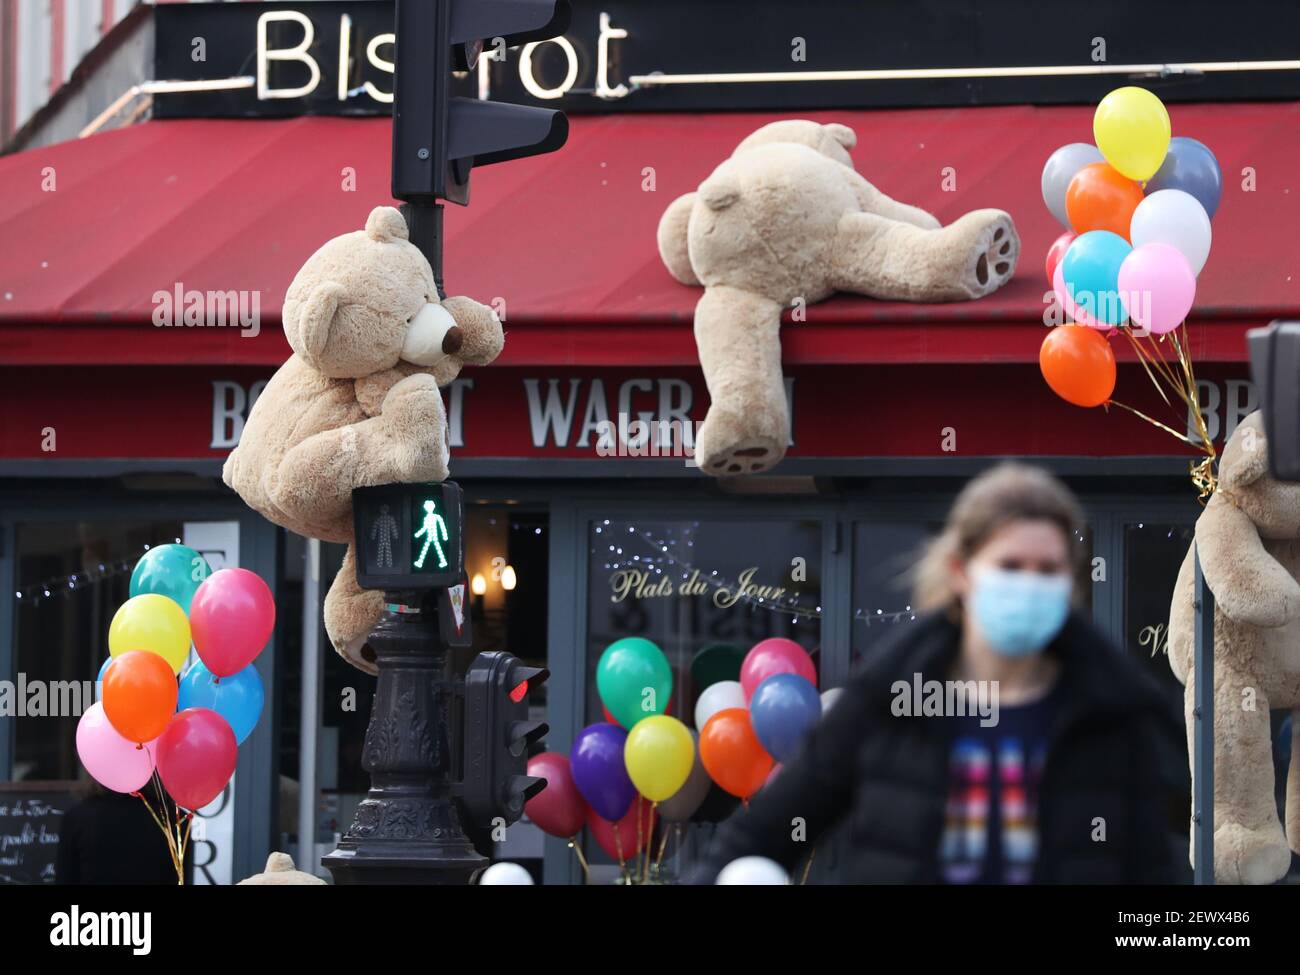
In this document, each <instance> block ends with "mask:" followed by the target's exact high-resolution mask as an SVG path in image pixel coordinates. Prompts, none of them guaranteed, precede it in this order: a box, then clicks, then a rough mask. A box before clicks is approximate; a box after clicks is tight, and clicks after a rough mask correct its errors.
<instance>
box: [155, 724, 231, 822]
mask: <svg viewBox="0 0 1300 975" xmlns="http://www.w3.org/2000/svg"><path fill="white" fill-rule="evenodd" d="M237 753H238V746H237V745H236V744H235V732H234V731H233V730H232V729H231V727H230V724H229V723H228V722H227V721H226V719H225V718H223V717H222V716H221V715H219V714H217V712H216V711H209V710H208V709H207V708H186V709H185V710H184V711H182V712H180V713H179V714H178V715H176V717H174V718H172V723H171V724H169V725H168V726H167V730H166V731H164V732H163V733H162V734H161V735H159V736H158V749H157V761H158V775H159V777H160V778H161V779H162V783H163V786H164V787H165V788H166V789H167V794H168V795H170V796H171V797H172V799H174V800H175V802H176V805H178V806H181V807H183V808H185V809H190V810H194V809H202V808H203V807H204V806H206V805H207V804H208V803H210V802H211V801H212V800H213V799H215V798H216V797H217V796H219V795H221V790H222V789H224V788H225V787H226V783H227V782H229V781H230V777H231V776H232V775H234V774H235V761H236V759H237V757H238V755H237Z"/></svg>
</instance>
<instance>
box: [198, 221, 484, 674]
mask: <svg viewBox="0 0 1300 975" xmlns="http://www.w3.org/2000/svg"><path fill="white" fill-rule="evenodd" d="M283 320H284V332H285V336H286V338H288V340H289V345H290V346H291V347H292V349H293V355H292V356H291V357H290V358H289V360H288V361H287V362H286V363H285V364H284V365H283V366H281V367H280V369H279V371H278V372H276V374H275V375H274V376H273V377H272V378H271V381H270V382H269V383H267V385H266V388H265V389H264V390H263V391H262V394H261V396H259V397H258V399H257V403H256V404H255V405H254V407H253V409H252V411H251V413H250V414H249V417H248V423H247V424H246V425H245V426H244V432H243V435H242V436H241V437H240V440H239V446H238V447H236V448H235V450H234V451H233V452H232V453H231V455H230V457H229V458H228V459H227V461H226V465H225V468H224V470H223V471H222V476H223V478H224V480H225V482H226V483H227V484H228V485H230V486H231V487H232V488H234V489H235V490H236V491H237V492H239V495H240V497H242V498H243V499H244V501H245V502H247V504H248V505H249V506H250V507H252V508H254V509H256V510H257V511H259V512H261V513H262V514H263V515H265V516H266V517H267V518H268V519H270V520H271V521H273V522H275V523H276V524H277V525H280V526H281V527H283V528H287V529H289V530H290V531H293V532H296V533H298V534H299V535H304V536H307V537H310V538H319V539H321V540H322V541H327V542H343V543H346V544H347V545H348V551H347V554H346V556H345V557H344V559H343V565H342V567H341V568H340V569H339V572H338V575H337V576H336V577H335V579H334V583H333V585H331V586H330V590H329V593H328V595H327V596H326V598H325V629H326V632H328V633H329V637H330V642H331V643H333V644H334V647H335V649H336V650H338V652H339V653H340V654H342V655H343V656H344V657H345V658H346V659H347V660H348V661H349V662H350V663H352V664H353V665H355V666H357V667H359V668H360V669H362V670H364V671H366V672H368V673H375V671H376V668H375V665H374V656H373V653H372V652H371V651H370V649H369V647H368V646H367V645H366V636H367V635H368V634H369V633H370V631H371V629H373V628H374V625H375V624H376V623H377V622H378V621H379V618H380V616H381V615H382V613H383V596H382V594H381V593H379V592H373V591H367V590H363V589H360V588H358V586H357V578H356V557H355V553H354V551H353V545H352V541H353V539H352V489H353V488H355V487H364V486H367V485H373V484H386V483H390V482H394V481H399V482H408V483H410V482H420V481H441V480H443V479H445V478H446V476H447V463H448V460H449V453H448V438H447V417H446V412H445V410H444V407H443V402H442V395H441V393H440V392H439V389H438V388H439V387H440V386H446V385H447V384H448V383H450V382H451V381H452V380H453V379H455V378H456V376H457V375H458V374H459V373H460V370H461V366H462V365H464V364H466V363H471V364H475V365H482V364H486V363H489V362H491V361H492V360H493V359H495V358H496V357H497V355H499V354H500V352H501V349H502V346H503V344H504V337H503V335H502V330H501V321H500V319H499V318H498V317H497V315H496V313H495V312H493V311H492V309H490V308H488V307H487V306H486V305H481V304H479V303H478V302H476V301H471V300H470V299H469V298H462V297H456V298H447V299H445V300H442V301H440V300H439V296H438V292H437V289H436V287H435V285H434V279H433V271H432V269H431V268H430V267H429V262H428V261H427V260H425V258H424V255H423V254H421V253H420V251H419V249H418V248H416V247H415V245H413V244H412V243H410V241H409V240H408V239H407V228H406V221H405V220H403V219H402V215H401V214H400V213H399V212H398V211H397V210H395V209H394V208H393V207H376V208H375V209H374V210H372V211H371V213H370V216H369V218H368V219H367V220H366V227H365V229H364V230H358V231H355V232H353V233H349V234H344V235H342V236H341V237H335V238H334V239H333V240H331V241H329V242H327V243H326V244H325V245H324V246H322V247H321V248H320V250H318V251H316V253H315V254H313V255H312V256H311V257H309V258H308V259H307V263H306V264H304V265H303V266H302V269H301V270H300V271H299V272H298V274H297V275H296V276H295V277H294V279H293V282H292V283H291V284H290V285H289V290H288V292H287V294H286V295H285V299H284V311H283Z"/></svg>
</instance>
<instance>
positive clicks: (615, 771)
mask: <svg viewBox="0 0 1300 975" xmlns="http://www.w3.org/2000/svg"><path fill="white" fill-rule="evenodd" d="M626 741H627V732H626V731H624V730H623V729H622V728H620V727H619V726H618V725H614V724H608V723H606V722H604V721H602V722H600V723H599V724H593V725H589V726H588V727H586V728H583V729H582V731H580V732H578V737H576V738H575V739H574V740H573V748H572V749H571V750H570V752H569V766H570V768H571V770H572V772H573V784H574V785H576V786H577V787H578V791H579V792H581V793H582V798H584V799H586V800H587V804H588V805H589V806H591V808H592V809H594V810H596V814H597V815H598V816H600V817H601V818H602V819H608V820H609V821H610V822H618V821H619V820H620V819H622V818H623V817H624V816H626V815H627V811H628V809H630V808H631V807H632V800H634V799H635V798H636V786H634V785H633V784H632V780H631V779H630V778H629V777H628V774H627V766H626V765H624V763H623V745H624V743H625V742H626Z"/></svg>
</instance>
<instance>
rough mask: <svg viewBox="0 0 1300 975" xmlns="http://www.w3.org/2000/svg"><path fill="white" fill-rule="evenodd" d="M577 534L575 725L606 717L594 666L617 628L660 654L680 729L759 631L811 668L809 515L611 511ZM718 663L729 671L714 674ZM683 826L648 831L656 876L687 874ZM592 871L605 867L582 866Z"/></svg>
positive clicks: (719, 804) (814, 597)
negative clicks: (679, 516)
mask: <svg viewBox="0 0 1300 975" xmlns="http://www.w3.org/2000/svg"><path fill="white" fill-rule="evenodd" d="M587 539H588V599H587V607H588V610H587V611H588V625H587V653H586V680H585V687H586V689H587V691H586V694H587V697H586V708H585V716H584V720H583V722H582V724H583V726H586V725H589V724H593V723H595V722H599V721H604V720H606V719H605V717H604V713H603V710H602V707H601V702H600V698H599V695H598V694H597V691H596V665H597V663H598V661H599V660H600V656H601V654H602V653H603V652H604V650H605V648H606V647H608V646H609V645H610V644H611V643H613V642H614V641H615V640H619V639H621V638H623V637H631V636H637V637H644V638H646V639H648V640H650V641H652V642H653V643H655V644H656V645H657V646H658V647H659V648H660V649H661V650H662V651H663V652H664V654H665V656H666V657H667V658H668V663H669V666H670V667H671V669H672V672H673V689H672V696H671V702H670V704H669V706H668V713H669V714H672V715H675V716H677V717H679V718H681V719H682V721H684V722H685V723H686V725H687V726H688V727H691V728H694V727H695V720H694V711H695V702H696V699H697V697H698V696H699V693H700V692H701V691H702V690H703V689H704V686H707V685H708V684H710V683H713V682H714V681H715V680H719V679H733V680H734V679H737V677H738V672H739V671H738V668H739V662H740V659H741V658H742V657H743V656H744V654H745V653H746V652H747V651H748V650H749V649H750V648H751V647H752V646H753V645H754V644H755V643H758V642H759V641H760V640H764V639H767V638H768V637H785V638H787V639H790V640H793V641H795V642H796V643H798V644H799V645H800V646H802V647H803V648H804V649H805V650H807V651H808V653H809V654H810V655H811V656H812V659H813V662H814V664H815V665H817V667H818V670H819V672H820V669H821V666H820V659H819V657H820V653H819V651H820V643H821V612H822V578H821V574H822V571H821V570H822V524H821V522H820V521H818V520H813V519H806V520H799V519H791V520H783V521H764V520H757V519H755V520H735V521H732V520H703V519H702V520H665V519H616V518H610V519H599V520H595V521H592V522H590V523H589V525H588V530H587ZM728 662H729V663H728ZM724 664H726V666H724ZM727 666H734V668H735V670H736V673H734V674H733V673H723V671H725V670H726V669H727ZM719 668H721V669H719ZM714 792H715V793H718V792H720V790H717V789H716V787H715V789H714ZM734 807H735V800H729V799H728V797H726V796H725V795H713V796H711V797H710V798H709V799H706V800H705V805H704V806H703V807H701V812H700V814H698V815H697V820H698V819H703V820H705V821H716V820H717V819H720V818H722V817H723V816H724V815H725V814H727V813H729V812H730V811H732V810H733V809H734ZM691 832H692V831H691V830H689V829H682V830H677V829H676V828H674V829H673V830H671V831H670V834H669V835H667V836H662V835H661V836H659V837H658V838H657V842H658V843H660V844H662V850H663V854H664V864H665V876H666V877H672V876H673V875H675V874H676V875H681V874H682V873H686V872H689V869H690V866H691V863H692V862H693V860H694V858H695V856H696V855H697V843H698V841H699V839H700V838H699V837H697V836H693V835H691ZM654 852H655V855H656V856H658V855H659V854H660V847H656V848H655V851H654ZM588 856H589V858H592V860H593V864H600V863H605V864H608V863H609V859H608V858H607V857H605V856H604V855H603V854H602V853H601V851H600V850H599V848H598V847H597V846H596V845H595V844H594V843H589V844H588ZM603 869H604V870H605V873H606V874H608V873H611V872H613V869H612V868H609V867H605V868H603ZM593 876H604V875H602V874H601V873H600V872H599V870H598V868H597V867H595V866H593ZM605 879H608V878H607V877H606V878H605Z"/></svg>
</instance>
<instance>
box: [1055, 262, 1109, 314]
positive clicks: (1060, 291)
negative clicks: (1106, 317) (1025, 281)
mask: <svg viewBox="0 0 1300 975" xmlns="http://www.w3.org/2000/svg"><path fill="white" fill-rule="evenodd" d="M1064 265H1065V261H1064V260H1061V261H1058V262H1057V264H1056V270H1055V271H1054V272H1053V273H1052V290H1053V291H1054V292H1056V300H1057V301H1059V302H1060V303H1061V307H1062V308H1063V309H1065V313H1066V314H1067V315H1069V316H1070V320H1071V321H1075V322H1078V323H1079V324H1080V325H1087V326H1088V327H1089V328H1098V329H1102V330H1104V331H1110V330H1111V329H1112V326H1111V325H1110V324H1109V323H1107V322H1099V321H1097V319H1095V318H1093V317H1092V315H1091V314H1090V313H1089V312H1086V311H1084V310H1083V309H1082V308H1080V307H1079V306H1078V305H1076V304H1075V303H1074V299H1072V298H1071V297H1070V293H1069V291H1067V290H1066V287H1065V270H1064Z"/></svg>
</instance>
